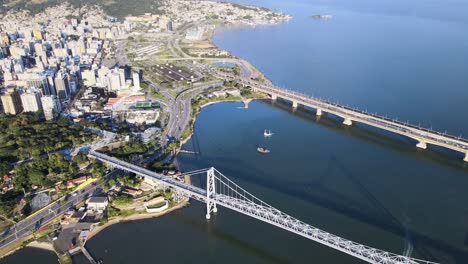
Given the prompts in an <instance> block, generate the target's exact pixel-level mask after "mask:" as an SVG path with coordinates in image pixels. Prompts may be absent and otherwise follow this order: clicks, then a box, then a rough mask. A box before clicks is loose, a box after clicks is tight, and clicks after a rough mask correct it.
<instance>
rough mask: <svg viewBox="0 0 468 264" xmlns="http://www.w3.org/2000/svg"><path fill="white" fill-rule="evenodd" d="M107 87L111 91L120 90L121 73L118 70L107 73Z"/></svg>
mask: <svg viewBox="0 0 468 264" xmlns="http://www.w3.org/2000/svg"><path fill="white" fill-rule="evenodd" d="M107 88H108V90H109V91H119V90H120V75H119V73H117V72H111V73H109V74H108V75H107Z"/></svg>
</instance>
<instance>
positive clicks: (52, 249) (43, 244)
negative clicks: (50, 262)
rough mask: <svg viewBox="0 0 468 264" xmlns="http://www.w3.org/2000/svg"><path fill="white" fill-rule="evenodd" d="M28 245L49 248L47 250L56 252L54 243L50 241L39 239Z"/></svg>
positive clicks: (43, 248)
mask: <svg viewBox="0 0 468 264" xmlns="http://www.w3.org/2000/svg"><path fill="white" fill-rule="evenodd" d="M26 247H30V248H38V249H42V250H47V251H51V252H54V253H56V252H55V249H54V245H52V243H48V242H39V241H37V240H34V241H32V242H31V243H29V244H27V245H26Z"/></svg>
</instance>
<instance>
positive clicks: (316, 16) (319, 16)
mask: <svg viewBox="0 0 468 264" xmlns="http://www.w3.org/2000/svg"><path fill="white" fill-rule="evenodd" d="M312 18H313V19H332V18H333V16H332V15H313V16H312Z"/></svg>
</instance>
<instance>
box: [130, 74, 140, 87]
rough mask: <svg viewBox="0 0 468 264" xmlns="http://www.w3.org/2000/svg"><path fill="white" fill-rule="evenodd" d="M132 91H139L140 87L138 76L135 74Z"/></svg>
mask: <svg viewBox="0 0 468 264" xmlns="http://www.w3.org/2000/svg"><path fill="white" fill-rule="evenodd" d="M132 77H133V89H134V90H136V91H139V90H140V89H141V87H140V75H139V74H138V73H137V72H134V73H133V76H132Z"/></svg>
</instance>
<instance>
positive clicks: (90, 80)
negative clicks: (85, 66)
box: [81, 70, 96, 86]
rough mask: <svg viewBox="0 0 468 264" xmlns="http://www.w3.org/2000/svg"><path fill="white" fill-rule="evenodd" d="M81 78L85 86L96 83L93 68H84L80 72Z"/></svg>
mask: <svg viewBox="0 0 468 264" xmlns="http://www.w3.org/2000/svg"><path fill="white" fill-rule="evenodd" d="M81 78H82V79H83V84H84V85H85V86H93V85H95V84H96V74H95V71H94V70H84V71H83V72H82V73H81Z"/></svg>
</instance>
